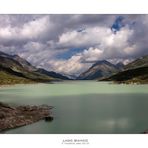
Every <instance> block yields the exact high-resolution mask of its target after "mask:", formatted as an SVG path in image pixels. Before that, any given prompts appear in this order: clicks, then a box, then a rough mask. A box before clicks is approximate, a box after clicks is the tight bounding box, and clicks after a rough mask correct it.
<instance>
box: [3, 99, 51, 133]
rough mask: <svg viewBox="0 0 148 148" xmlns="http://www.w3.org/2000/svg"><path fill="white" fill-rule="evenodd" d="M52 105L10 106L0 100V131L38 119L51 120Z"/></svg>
mask: <svg viewBox="0 0 148 148" xmlns="http://www.w3.org/2000/svg"><path fill="white" fill-rule="evenodd" d="M52 108H53V107H52V106H48V105H40V106H29V105H26V106H11V105H8V104H4V103H1V102H0V131H3V130H7V129H12V128H16V127H20V126H24V125H28V124H32V123H34V122H37V121H39V120H42V119H45V120H48V121H50V120H52V119H53V117H52V116H51V111H50V110H51V109H52Z"/></svg>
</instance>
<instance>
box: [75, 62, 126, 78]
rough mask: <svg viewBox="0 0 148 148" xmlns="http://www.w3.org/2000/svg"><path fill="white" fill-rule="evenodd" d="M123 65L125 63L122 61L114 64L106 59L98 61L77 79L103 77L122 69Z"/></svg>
mask: <svg viewBox="0 0 148 148" xmlns="http://www.w3.org/2000/svg"><path fill="white" fill-rule="evenodd" d="M123 66H124V65H123V64H122V63H118V64H116V65H114V64H112V63H110V62H108V61H106V60H102V61H97V62H96V63H95V64H93V65H92V66H91V67H90V68H89V69H88V70H87V71H85V72H83V73H82V74H80V75H79V77H78V78H77V79H79V80H94V79H102V78H105V77H108V76H111V75H113V74H115V73H117V72H119V71H121V70H122V68H123Z"/></svg>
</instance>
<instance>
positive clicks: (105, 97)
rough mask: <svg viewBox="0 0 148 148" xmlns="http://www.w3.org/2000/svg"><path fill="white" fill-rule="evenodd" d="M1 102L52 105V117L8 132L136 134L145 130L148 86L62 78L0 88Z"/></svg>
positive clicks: (147, 111)
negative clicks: (52, 81)
mask: <svg viewBox="0 0 148 148" xmlns="http://www.w3.org/2000/svg"><path fill="white" fill-rule="evenodd" d="M0 101H3V102H6V103H9V104H17V105H26V104H27V105H41V104H48V105H50V106H53V107H54V109H52V115H53V117H54V120H53V121H52V122H46V121H44V120H41V121H39V122H36V123H34V124H31V125H27V126H23V127H20V128H16V129H11V130H7V131H4V132H3V133H8V134H124V133H126V134H135V133H141V132H143V131H145V130H147V129H148V85H126V84H113V83H108V82H96V81H63V82H55V83H53V84H26V85H13V86H7V87H1V88H0Z"/></svg>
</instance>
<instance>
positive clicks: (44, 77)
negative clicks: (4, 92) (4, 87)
mask: <svg viewBox="0 0 148 148" xmlns="http://www.w3.org/2000/svg"><path fill="white" fill-rule="evenodd" d="M49 73H50V72H49ZM51 75H52V76H50V75H49V74H43V73H41V72H40V71H39V70H38V69H37V68H36V67H34V66H32V65H31V64H30V63H29V62H27V61H26V60H25V59H23V58H21V57H19V56H17V55H8V54H6V53H3V52H0V84H15V83H29V82H31V83H32V82H50V81H53V80H59V79H62V78H61V77H58V76H61V75H60V74H59V75H58V76H57V75H56V76H55V77H54V75H53V73H51ZM63 79H64V77H63Z"/></svg>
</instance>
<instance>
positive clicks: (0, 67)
mask: <svg viewBox="0 0 148 148" xmlns="http://www.w3.org/2000/svg"><path fill="white" fill-rule="evenodd" d="M75 79H76V80H98V81H115V82H118V83H148V56H143V57H140V58H138V59H136V60H134V61H133V62H131V63H129V64H127V65H124V64H123V63H121V62H120V63H117V64H112V63H110V62H109V61H106V60H102V61H97V62H96V63H95V64H93V65H92V66H91V67H90V68H88V70H86V71H85V72H83V73H81V74H80V75H79V76H78V77H77V78H75ZM59 80H70V78H68V77H67V76H65V75H62V74H59V73H56V72H53V71H47V70H45V69H43V68H37V67H35V66H33V65H31V64H30V63H29V62H28V61H26V60H25V59H23V58H21V57H19V56H18V55H8V54H6V53H4V52H1V51H0V84H16V83H35V82H51V81H59Z"/></svg>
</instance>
